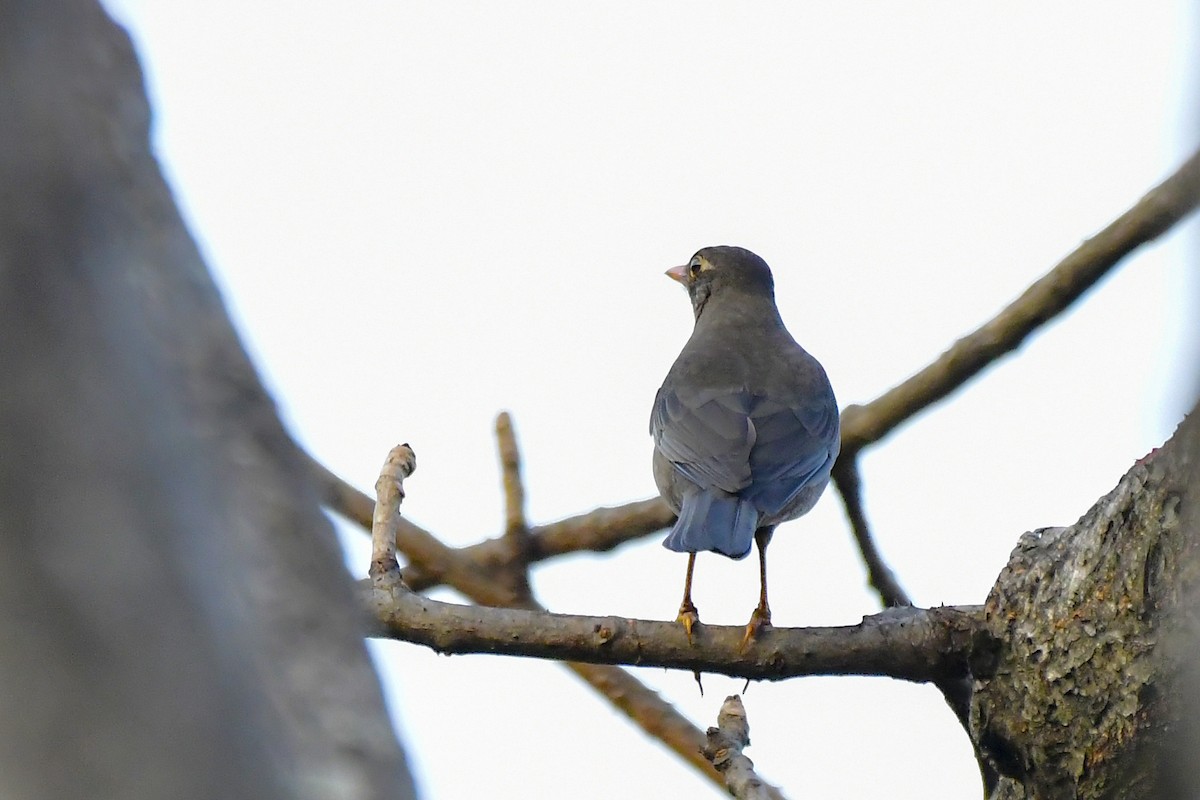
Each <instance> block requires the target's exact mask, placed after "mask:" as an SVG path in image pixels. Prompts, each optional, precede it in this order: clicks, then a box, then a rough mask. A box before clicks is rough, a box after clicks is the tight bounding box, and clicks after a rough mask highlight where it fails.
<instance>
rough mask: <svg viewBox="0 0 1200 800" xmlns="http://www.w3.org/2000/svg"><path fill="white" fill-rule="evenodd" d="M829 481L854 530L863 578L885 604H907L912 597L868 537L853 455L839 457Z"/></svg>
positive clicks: (868, 532) (890, 605) (889, 605)
mask: <svg viewBox="0 0 1200 800" xmlns="http://www.w3.org/2000/svg"><path fill="white" fill-rule="evenodd" d="M833 482H834V485H835V486H837V488H838V493H839V494H841V496H842V504H843V505H844V506H845V508H846V517H847V519H849V520H850V527H851V529H852V530H853V531H854V539H855V541H857V542H858V549H859V552H860V553H862V557H863V563H865V564H866V566H867V580H868V581H869V582H870V584H871V588H872V589H874V590H875V591H876V592H878V594H879V601H880V602H881V603H883V606H884V607H885V608H891V607H893V606H911V605H912V599H911V598H910V597H909V596H908V593H907V592H905V591H904V587H902V586H901V585H900V582H899V581H898V580H896V576H895V574H894V573H893V572H892V570H891V569H890V568H889V567H888V565H887V563H885V562H884V560H883V556H881V555H880V554H879V550H877V549H876V548H875V541H874V539H872V538H871V528H870V526H869V525H868V524H867V515H866V512H864V511H863V503H862V487H861V484H860V482H859V476H858V459H857V458H839V459H838V461H837V463H836V464H834V468H833Z"/></svg>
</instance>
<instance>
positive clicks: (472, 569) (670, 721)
mask: <svg viewBox="0 0 1200 800" xmlns="http://www.w3.org/2000/svg"><path fill="white" fill-rule="evenodd" d="M297 450H298V451H299V452H304V451H303V450H301V449H300V448H299V447H297ZM305 456H306V458H307V462H308V467H309V471H310V474H311V476H312V478H313V480H314V482H315V483H316V484H317V485H318V486H319V487H320V488H321V489H322V491H323V493H324V497H325V499H326V501H327V502H328V503H330V504H331V505H332V504H333V503H335V502H336V503H337V504H338V505H337V506H335V507H336V508H340V509H343V510H345V511H346V512H349V514H348V515H349V516H350V518H351V519H353V520H355V521H357V522H359V524H363V520H364V519H365V520H368V521H369V520H371V518H372V516H373V510H374V503H373V502H372V501H371V498H369V497H368V496H367V495H365V494H364V493H362V492H360V491H358V490H357V489H355V488H354V487H353V486H350V485H349V484H348V483H346V482H345V481H343V480H341V479H340V478H338V477H337V476H336V475H334V474H333V473H332V472H330V471H329V470H328V469H326V468H325V467H324V466H322V465H321V464H320V463H319V462H317V461H316V460H315V459H313V458H312V457H311V456H308V455H307V453H305ZM396 520H397V527H396V542H397V548H398V549H399V550H400V551H401V552H402V553H404V554H405V555H406V556H408V557H409V558H410V559H412V561H413V562H414V563H423V564H424V565H425V566H426V568H427V569H429V570H430V571H434V570H436V571H437V573H438V574H440V575H443V576H445V580H446V582H447V583H449V584H450V585H451V586H454V588H456V589H458V591H460V592H462V593H463V594H465V595H466V596H467V597H469V598H471V599H472V600H474V601H475V602H477V603H484V604H491V605H510V606H519V605H525V606H526V607H530V606H533V605H535V604H534V603H533V600H532V598H524V599H522V598H519V597H517V596H516V595H515V594H514V593H513V592H512V590H511V589H510V588H508V587H504V586H501V585H500V584H499V583H497V582H495V581H492V580H490V578H489V576H488V575H487V574H486V573H485V572H484V571H483V570H482V569H480V568H479V566H478V565H476V564H475V563H474V562H472V561H470V560H468V559H466V558H464V557H462V556H461V555H460V554H459V551H455V550H454V549H452V548H449V547H447V546H446V545H444V544H442V542H440V541H438V539H437V538H436V537H434V536H433V535H432V534H430V533H429V532H428V531H426V530H424V529H423V528H421V527H419V526H417V525H414V524H413V523H411V522H409V521H408V520H406V519H405V518H403V517H399V516H397V517H396ZM411 568H412V567H411V566H406V567H405V570H404V571H405V573H406V574H407V573H408V572H409V570H410V569H411ZM390 574H391V575H393V576H394V573H390ZM377 583H383V584H384V585H385V591H396V590H397V587H396V586H394V585H393V584H395V583H397V582H396V581H394V580H391V581H380V582H377ZM363 584H365V586H366V587H367V591H370V587H371V586H372V582H371V581H364V582H363ZM363 584H360V586H362V585H363ZM399 588H401V589H402V588H403V587H399ZM564 666H565V667H566V668H567V669H568V670H570V671H571V672H573V673H575V674H576V675H577V676H578V677H579V678H580V679H581V680H583V681H584V682H585V683H586V684H588V686H590V687H591V688H592V689H593V690H595V691H596V693H597V694H599V695H600V696H601V697H603V698H604V699H606V700H607V701H608V702H609V703H611V704H612V706H613V707H614V708H616V709H617V710H618V711H620V712H621V713H623V714H625V716H627V717H628V718H629V719H630V720H631V721H632V722H633V723H634V724H636V725H637V726H638V727H640V728H641V729H642V730H643V731H645V732H646V734H647V735H649V736H652V737H654V738H655V739H658V740H659V741H661V742H662V743H663V744H665V745H666V746H667V747H668V748H669V749H671V750H672V751H674V752H675V754H676V755H678V756H679V757H680V758H682V759H683V760H684V761H685V762H686V763H688V764H690V765H691V766H693V767H694V768H695V769H696V770H697V771H698V772H700V773H701V774H702V775H704V776H705V777H706V778H708V779H709V780H711V781H712V782H713V783H715V784H717V785H718V786H720V785H722V780H721V776H720V775H719V774H718V773H717V771H716V770H715V769H713V767H712V765H711V764H710V763H709V762H708V761H707V760H706V759H705V758H704V756H703V755H701V753H700V749H701V747H703V745H704V734H703V733H701V732H700V730H699V729H697V728H696V726H695V725H693V724H692V723H691V722H690V721H688V719H687V718H686V717H684V716H683V715H682V714H680V713H679V712H678V711H676V710H675V707H674V706H672V705H671V704H670V703H668V702H667V701H665V700H663V699H662V698H661V697H659V696H658V695H657V694H656V693H655V692H653V691H651V690H650V689H647V688H646V686H645V685H644V684H643V683H642V682H641V681H639V680H638V679H637V678H635V677H633V676H632V675H630V674H629V673H628V672H626V671H625V670H623V669H621V668H620V667H614V666H609V665H598V664H583V663H567V664H564Z"/></svg>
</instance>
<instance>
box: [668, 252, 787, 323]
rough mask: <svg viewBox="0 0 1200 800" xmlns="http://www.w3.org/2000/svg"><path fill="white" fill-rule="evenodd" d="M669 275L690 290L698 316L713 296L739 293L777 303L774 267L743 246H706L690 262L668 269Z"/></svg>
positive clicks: (742, 295) (719, 296)
mask: <svg viewBox="0 0 1200 800" xmlns="http://www.w3.org/2000/svg"><path fill="white" fill-rule="evenodd" d="M667 277H669V278H671V279H672V280H676V281H679V283H681V284H683V286H684V288H685V289H687V292H688V297H690V298H691V300H692V310H693V311H695V313H696V319H699V318H700V312H701V311H703V310H704V307H705V305H706V304H707V303H708V302H709V300H711V299H713V298H730V299H733V297H735V296H737V297H745V298H752V299H755V300H760V301H761V300H765V301H767V302H769V303H771V304H772V305H774V303H775V281H774V279H773V278H772V277H771V268H770V267H768V266H767V262H765V261H763V260H762V259H761V258H759V257H758V256H757V255H755V254H754V253H751V252H750V251H749V250H746V249H745V248H742V247H729V246H721V247H705V248H704V249H703V250H699V251H697V252H696V255H694V256H692V260H691V261H689V262H688V263H686V264H683V265H681V266H678V267H671V269H669V270H667Z"/></svg>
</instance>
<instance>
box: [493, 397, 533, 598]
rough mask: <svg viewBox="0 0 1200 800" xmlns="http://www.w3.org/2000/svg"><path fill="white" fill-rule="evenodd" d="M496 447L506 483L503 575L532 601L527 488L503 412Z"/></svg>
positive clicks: (512, 433) (510, 426)
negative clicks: (526, 501) (526, 518)
mask: <svg viewBox="0 0 1200 800" xmlns="http://www.w3.org/2000/svg"><path fill="white" fill-rule="evenodd" d="M496 447H497V450H498V451H499V455H500V473H501V476H502V478H503V482H504V535H503V536H502V537H501V541H502V542H503V544H504V558H503V559H502V560H501V561H500V562H499V567H500V574H501V576H502V577H503V579H504V580H505V581H506V582H507V583H508V585H509V587H510V588H511V589H512V591H513V593H514V594H516V595H517V596H518V597H522V598H525V599H528V600H530V601H532V600H533V589H532V588H531V587H530V585H529V539H530V536H529V526H528V524H527V523H526V522H525V486H524V484H523V483H522V481H521V451H520V449H519V448H518V447H517V434H516V431H515V430H514V429H513V422H512V416H511V415H509V413H508V412H507V411H502V412H500V414H499V415H498V416H497V417H496Z"/></svg>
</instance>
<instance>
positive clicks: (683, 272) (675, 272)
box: [665, 264, 688, 286]
mask: <svg viewBox="0 0 1200 800" xmlns="http://www.w3.org/2000/svg"><path fill="white" fill-rule="evenodd" d="M665 274H666V276H667V277H668V278H670V279H671V280H673V281H679V282H680V283H682V284H683V285H684V286H687V282H688V268H687V264H684V265H682V266H678V267H671V268H670V269H669V270H667V271H666V273H665Z"/></svg>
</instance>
